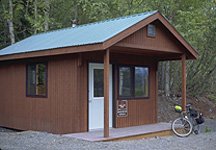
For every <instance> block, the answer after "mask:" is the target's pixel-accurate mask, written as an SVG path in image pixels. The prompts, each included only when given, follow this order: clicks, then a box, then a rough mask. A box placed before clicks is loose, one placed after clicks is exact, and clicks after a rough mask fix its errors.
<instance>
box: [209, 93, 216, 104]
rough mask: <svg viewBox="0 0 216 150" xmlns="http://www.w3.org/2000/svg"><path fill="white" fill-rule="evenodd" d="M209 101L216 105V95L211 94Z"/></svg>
mask: <svg viewBox="0 0 216 150" xmlns="http://www.w3.org/2000/svg"><path fill="white" fill-rule="evenodd" d="M208 99H210V100H211V101H213V102H214V103H216V95H213V94H210V95H208Z"/></svg>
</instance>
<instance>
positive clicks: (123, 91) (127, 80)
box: [119, 67, 131, 97]
mask: <svg viewBox="0 0 216 150" xmlns="http://www.w3.org/2000/svg"><path fill="white" fill-rule="evenodd" d="M119 96H121V97H129V96H131V69H130V67H120V68H119Z"/></svg>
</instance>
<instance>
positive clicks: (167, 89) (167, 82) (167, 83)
mask: <svg viewBox="0 0 216 150" xmlns="http://www.w3.org/2000/svg"><path fill="white" fill-rule="evenodd" d="M165 95H166V96H170V62H169V61H167V62H166V71H165Z"/></svg>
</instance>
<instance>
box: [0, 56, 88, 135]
mask: <svg viewBox="0 0 216 150" xmlns="http://www.w3.org/2000/svg"><path fill="white" fill-rule="evenodd" d="M78 58H79V57H77V55H73V56H69V57H63V56H62V57H52V58H48V59H42V61H43V60H44V61H48V60H49V61H48V97H47V98H34V97H26V63H25V62H20V63H16V64H14V63H9V64H4V65H3V64H2V65H0V83H1V85H0V126H5V127H9V128H15V129H21V130H28V129H31V130H41V131H47V132H52V133H68V132H81V131H87V103H86V102H87V101H86V99H87V95H84V94H83V92H82V90H83V91H85V90H87V89H86V87H82V85H83V84H82V83H83V82H87V76H86V74H84V73H83V67H81V64H80V63H81V62H80V60H79V59H78ZM40 61H41V60H40ZM84 65H85V64H84ZM80 88H81V89H82V90H79V89H80Z"/></svg>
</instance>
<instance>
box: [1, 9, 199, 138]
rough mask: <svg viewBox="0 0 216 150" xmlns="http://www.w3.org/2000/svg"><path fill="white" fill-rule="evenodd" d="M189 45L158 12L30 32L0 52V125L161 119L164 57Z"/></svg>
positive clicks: (82, 128)
mask: <svg viewBox="0 0 216 150" xmlns="http://www.w3.org/2000/svg"><path fill="white" fill-rule="evenodd" d="M197 57H198V53H197V51H196V50H195V49H194V48H193V47H192V46H190V45H189V44H188V43H187V42H186V41H185V40H184V38H183V37H182V36H181V35H180V34H179V33H178V32H177V31H176V30H175V28H174V27H173V26H172V25H171V24H170V23H169V22H168V21H167V19H166V18H165V17H163V15H161V14H160V13H159V12H157V11H153V12H145V13H141V14H136V15H131V16H126V17H120V18H116V19H110V20H105V21H101V22H95V23H90V24H86V25H78V26H76V27H71V28H65V29H60V30H55V31H50V32H45V33H40V34H37V35H33V36H30V37H28V38H26V39H24V40H22V41H20V42H17V43H15V44H13V45H11V46H8V47H6V48H4V49H2V50H0V126H3V127H9V128H14V129H20V130H38V131H47V132H51V133H76V132H87V131H90V130H92V129H99V128H101V129H104V136H105V137H107V136H109V128H122V127H129V126H139V125H144V124H154V123H157V91H158V89H157V87H158V85H157V84H158V83H157V67H158V62H159V61H164V60H181V62H182V76H183V78H182V89H183V90H182V92H183V93H182V98H183V100H182V105H183V108H184V106H185V103H186V67H185V62H186V59H196V58H197Z"/></svg>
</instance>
